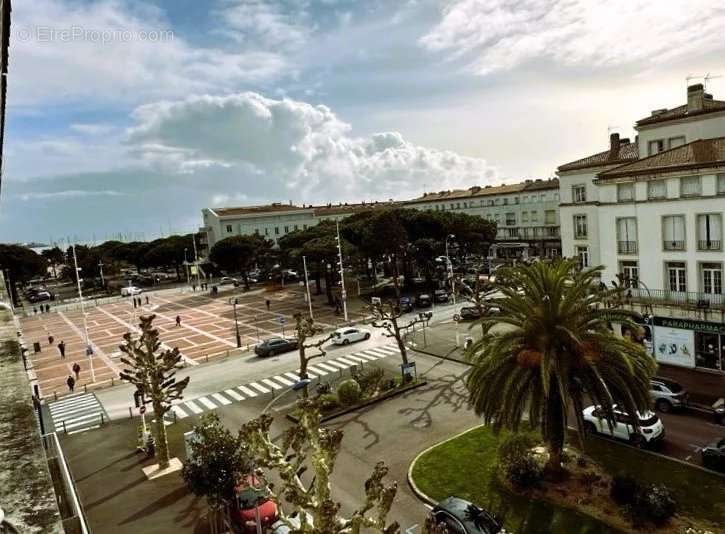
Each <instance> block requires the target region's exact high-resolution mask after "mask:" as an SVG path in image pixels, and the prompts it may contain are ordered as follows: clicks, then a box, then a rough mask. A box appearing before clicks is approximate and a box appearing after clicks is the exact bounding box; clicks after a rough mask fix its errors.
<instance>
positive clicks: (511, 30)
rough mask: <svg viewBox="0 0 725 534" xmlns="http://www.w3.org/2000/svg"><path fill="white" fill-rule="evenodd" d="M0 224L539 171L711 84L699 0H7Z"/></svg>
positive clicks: (395, 191) (100, 222) (158, 216)
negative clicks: (696, 86)
mask: <svg viewBox="0 0 725 534" xmlns="http://www.w3.org/2000/svg"><path fill="white" fill-rule="evenodd" d="M12 24H13V27H12V33H11V49H10V66H9V74H8V83H9V89H8V109H7V126H6V128H7V129H6V144H5V161H4V169H3V185H2V196H1V197H0V242H27V241H40V242H59V241H66V240H71V241H83V242H87V241H96V242H98V241H102V240H106V239H109V238H114V237H115V238H118V237H119V236H122V237H123V238H126V239H151V238H155V237H158V236H159V235H167V234H169V233H181V232H190V231H193V230H195V229H197V228H198V227H199V225H200V224H201V211H200V210H201V209H202V208H204V207H214V206H235V205H249V204H264V203H269V202H289V201H292V202H295V203H315V204H318V203H320V204H322V203H327V202H339V201H361V200H387V199H390V198H396V199H397V198H412V197H416V196H418V195H420V194H422V193H423V192H424V191H440V190H443V189H451V188H464V187H470V186H472V185H486V184H492V185H498V184H501V183H507V182H516V181H520V180H523V179H528V178H549V177H551V176H553V175H554V173H555V170H556V167H557V166H559V165H561V164H563V163H566V162H568V161H571V160H574V159H578V158H580V157H584V156H586V155H589V154H592V153H595V152H599V151H602V150H605V149H606V147H607V143H608V137H609V133H610V132H614V131H616V132H619V133H620V134H621V135H622V136H623V137H633V135H634V131H633V129H632V125H633V124H634V122H635V121H636V120H637V119H640V118H643V117H645V116H647V115H649V113H650V111H651V110H653V109H657V108H663V107H673V106H676V105H681V104H683V103H685V95H686V93H685V89H686V85H687V79H688V77H691V78H690V80H691V82H692V83H696V82H698V81H701V78H699V79H698V78H696V77H697V76H700V77H702V76H704V75H705V74H706V73H710V74H711V76H712V78H711V80H710V81H709V86H708V88H709V90H710V91H711V92H713V93H714V95H715V98H721V99H725V78H718V77H717V76H718V75H725V54H724V52H725V39H722V35H723V34H724V33H725V4H722V3H720V2H713V1H711V0H689V1H674V0H609V1H607V2H601V1H594V0H592V1H588V0H365V1H359V0H206V1H203V0H143V1H142V0H33V1H32V2H31V1H19V2H14V5H13V22H12Z"/></svg>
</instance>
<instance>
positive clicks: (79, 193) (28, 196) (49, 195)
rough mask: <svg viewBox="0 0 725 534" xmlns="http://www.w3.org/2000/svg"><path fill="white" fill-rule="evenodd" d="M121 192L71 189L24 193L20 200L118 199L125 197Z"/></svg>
mask: <svg viewBox="0 0 725 534" xmlns="http://www.w3.org/2000/svg"><path fill="white" fill-rule="evenodd" d="M123 195H124V193H121V192H120V191H111V190H105V191H86V190H79V189H70V190H66V191H44V192H35V193H23V194H20V195H18V197H19V198H20V200H25V201H28V200H48V199H69V198H82V197H118V196H123Z"/></svg>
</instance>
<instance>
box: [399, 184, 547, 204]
mask: <svg viewBox="0 0 725 534" xmlns="http://www.w3.org/2000/svg"><path fill="white" fill-rule="evenodd" d="M558 188H559V180H558V179H557V178H551V179H548V180H541V179H537V180H526V181H524V182H519V183H516V184H501V185H496V186H493V185H486V186H483V187H481V186H478V185H476V186H473V187H469V188H468V189H453V190H448V191H438V192H437V193H436V192H433V193H424V194H423V196H421V197H418V198H414V199H412V200H406V201H403V204H417V203H419V202H429V201H433V200H450V199H459V198H479V197H487V196H492V195H505V194H510V193H522V192H526V191H540V190H546V189H558Z"/></svg>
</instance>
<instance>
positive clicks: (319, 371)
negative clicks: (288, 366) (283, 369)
mask: <svg viewBox="0 0 725 534" xmlns="http://www.w3.org/2000/svg"><path fill="white" fill-rule="evenodd" d="M307 369H308V370H309V371H314V373H315V374H316V375H317V376H325V375H326V374H327V371H323V370H322V369H319V368H317V367H314V366H313V367H308V368H307ZM297 372H298V373H299V371H297ZM307 376H310V373H307Z"/></svg>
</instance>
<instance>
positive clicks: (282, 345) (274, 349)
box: [254, 337, 297, 357]
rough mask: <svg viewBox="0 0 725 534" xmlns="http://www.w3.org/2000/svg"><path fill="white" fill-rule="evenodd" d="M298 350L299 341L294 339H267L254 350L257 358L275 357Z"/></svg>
mask: <svg viewBox="0 0 725 534" xmlns="http://www.w3.org/2000/svg"><path fill="white" fill-rule="evenodd" d="M296 349H297V339H295V338H292V337H272V338H269V339H265V340H264V341H263V342H262V343H260V344H259V345H257V346H256V347H255V348H254V353H255V354H256V355H257V356H262V357H265V356H274V355H275V354H281V353H282V352H289V351H291V350H296Z"/></svg>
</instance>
